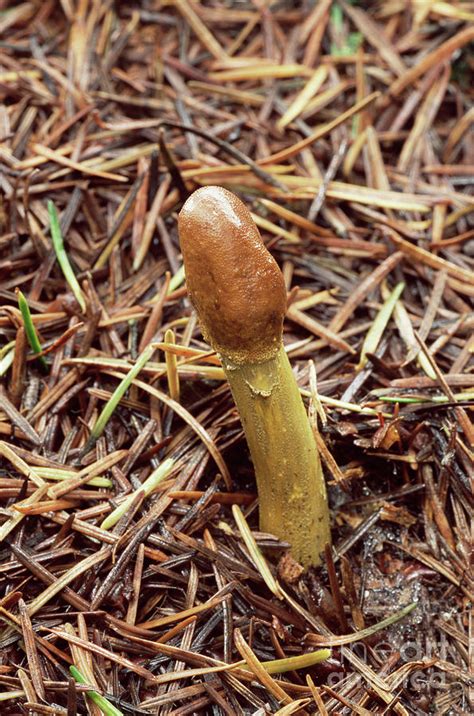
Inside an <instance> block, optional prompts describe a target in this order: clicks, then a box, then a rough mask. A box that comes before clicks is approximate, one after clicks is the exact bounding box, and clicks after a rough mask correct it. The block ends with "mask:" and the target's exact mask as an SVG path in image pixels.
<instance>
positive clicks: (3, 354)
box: [0, 341, 15, 378]
mask: <svg viewBox="0 0 474 716" xmlns="http://www.w3.org/2000/svg"><path fill="white" fill-rule="evenodd" d="M14 357H15V341H10V343H7V344H6V345H4V346H3V348H1V349H0V378H1V377H2V375H4V374H5V373H6V372H7V370H8V369H9V368H10V366H11V365H12V364H13V359H14Z"/></svg>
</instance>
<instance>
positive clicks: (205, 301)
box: [178, 186, 286, 364]
mask: <svg viewBox="0 0 474 716" xmlns="http://www.w3.org/2000/svg"><path fill="white" fill-rule="evenodd" d="M178 227H179V237H180V242H181V250H182V252H183V258H184V267H185V271H186V284H187V287H188V292H189V295H190V297H191V300H192V302H193V304H194V306H195V307H196V310H197V312H198V315H199V319H200V323H201V329H202V332H203V335H204V337H205V339H206V340H207V341H208V342H209V343H210V344H211V346H212V347H213V348H214V349H215V350H216V351H218V352H219V353H222V355H223V356H225V357H227V358H229V359H230V360H231V361H233V362H234V363H237V364H243V363H260V362H262V361H265V360H269V359H270V358H271V357H272V356H273V355H274V354H275V353H276V352H277V351H278V349H279V347H280V345H281V336H282V330H283V318H284V315H285V312H286V290H285V284H284V281H283V276H282V273H281V271H280V269H279V267H278V264H277V263H276V261H275V260H274V258H273V257H272V256H271V254H270V253H269V252H268V251H267V249H266V248H265V246H264V244H263V241H262V239H261V236H260V234H259V232H258V229H257V227H256V226H255V223H254V221H253V219H252V217H251V216H250V213H249V211H248V209H247V207H246V206H245V205H244V204H243V203H242V202H241V201H240V199H238V197H236V196H235V194H232V192H230V191H227V189H224V188H222V187H219V186H207V187H203V188H202V189H198V190H197V191H195V192H194V194H192V195H191V196H190V197H189V199H188V200H187V201H186V203H185V204H184V206H183V208H182V209H181V212H180V214H179V220H178Z"/></svg>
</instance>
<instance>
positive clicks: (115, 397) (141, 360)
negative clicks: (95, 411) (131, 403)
mask: <svg viewBox="0 0 474 716" xmlns="http://www.w3.org/2000/svg"><path fill="white" fill-rule="evenodd" d="M154 351H155V345H154V344H153V343H151V344H150V345H149V346H147V347H146V348H145V350H144V351H143V353H142V354H141V355H140V356H138V358H137V361H136V363H135V365H134V366H133V367H132V368H131V369H130V370H129V371H128V373H127V375H126V376H125V377H124V378H123V379H122V380H121V381H120V383H119V384H118V386H117V387H116V388H115V390H114V392H113V393H112V395H111V396H110V398H109V400H108V401H107V403H106V404H105V406H104V408H103V410H102V412H101V414H100V415H99V417H98V418H97V422H96V424H95V425H94V427H93V429H92V432H91V435H90V438H89V440H88V443H87V447H88V448H89V447H90V446H91V445H92V444H94V443H95V441H96V440H97V439H98V438H99V437H100V436H101V435H102V433H103V432H104V429H105V426H106V425H107V423H108V422H109V420H110V418H111V417H112V414H113V412H114V410H115V408H116V407H117V405H118V404H119V403H120V401H121V400H122V398H123V396H124V395H125V393H126V392H127V390H128V389H129V387H130V385H131V384H132V381H133V380H135V378H136V377H137V375H138V374H139V373H140V371H141V370H142V368H144V366H145V365H146V364H147V363H148V361H149V360H150V358H151V356H152V355H153V352H154Z"/></svg>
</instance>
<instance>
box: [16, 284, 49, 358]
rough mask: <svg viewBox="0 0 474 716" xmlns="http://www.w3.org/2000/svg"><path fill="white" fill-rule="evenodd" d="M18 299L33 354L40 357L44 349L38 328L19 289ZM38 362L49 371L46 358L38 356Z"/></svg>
mask: <svg viewBox="0 0 474 716" xmlns="http://www.w3.org/2000/svg"><path fill="white" fill-rule="evenodd" d="M17 298H18V308H19V309H20V312H21V315H22V318H23V325H24V327H25V333H26V337H27V339H28V343H29V344H30V346H31V350H32V351H33V353H36V355H38V354H39V353H42V351H43V349H42V348H41V343H40V342H39V338H38V334H37V333H36V328H35V327H34V324H33V320H32V318H31V313H30V307H29V306H28V302H27V300H26V298H25V297H24V295H23V294H22V292H21V291H20V290H19V289H17ZM38 360H39V362H40V365H41V367H42V368H43V370H44V371H47V370H48V364H47V363H46V360H45V358H44V356H42V355H38Z"/></svg>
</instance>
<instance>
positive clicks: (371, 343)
mask: <svg viewBox="0 0 474 716" xmlns="http://www.w3.org/2000/svg"><path fill="white" fill-rule="evenodd" d="M404 288H405V284H404V283H403V281H401V282H400V283H398V284H397V285H396V286H395V288H394V289H393V291H392V292H391V293H390V294H389V296H388V297H387V299H386V300H385V301H384V304H383V306H382V308H381V309H380V311H379V312H378V314H377V316H376V317H375V319H374V321H373V323H372V325H371V327H370V328H369V330H368V332H367V335H366V337H365V340H364V344H363V346H362V350H361V353H360V361H359V365H358V366H357V369H358V370H360V369H361V368H363V367H364V365H365V364H366V363H367V353H375V351H376V350H377V346H378V344H379V342H380V339H381V338H382V336H383V332H384V330H385V327H386V325H387V323H388V322H389V320H390V316H391V315H392V312H393V310H394V308H395V306H396V303H397V301H398V299H399V298H400V296H401V295H402V292H403V289H404Z"/></svg>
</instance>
